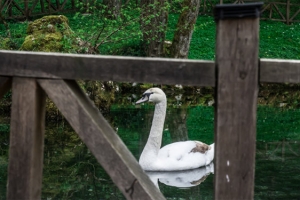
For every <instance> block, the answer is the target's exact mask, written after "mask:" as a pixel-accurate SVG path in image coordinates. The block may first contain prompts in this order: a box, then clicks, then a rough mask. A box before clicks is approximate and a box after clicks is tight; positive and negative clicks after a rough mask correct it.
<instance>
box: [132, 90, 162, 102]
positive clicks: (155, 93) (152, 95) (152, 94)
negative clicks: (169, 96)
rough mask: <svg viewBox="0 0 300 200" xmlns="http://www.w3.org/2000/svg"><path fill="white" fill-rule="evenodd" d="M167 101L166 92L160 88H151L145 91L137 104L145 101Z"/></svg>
mask: <svg viewBox="0 0 300 200" xmlns="http://www.w3.org/2000/svg"><path fill="white" fill-rule="evenodd" d="M162 101H166V94H165V93H164V92H163V91H162V90H161V89H160V88H150V89H148V90H147V91H146V92H144V94H143V96H142V98H141V99H140V100H138V101H137V102H136V104H140V103H144V102H153V103H160V102H162Z"/></svg>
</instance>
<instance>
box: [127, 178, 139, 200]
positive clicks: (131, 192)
mask: <svg viewBox="0 0 300 200" xmlns="http://www.w3.org/2000/svg"><path fill="white" fill-rule="evenodd" d="M136 182H137V179H134V181H133V182H132V183H131V185H130V187H129V188H127V189H125V192H126V193H129V196H130V198H131V199H132V195H133V192H134V184H135V183H136Z"/></svg>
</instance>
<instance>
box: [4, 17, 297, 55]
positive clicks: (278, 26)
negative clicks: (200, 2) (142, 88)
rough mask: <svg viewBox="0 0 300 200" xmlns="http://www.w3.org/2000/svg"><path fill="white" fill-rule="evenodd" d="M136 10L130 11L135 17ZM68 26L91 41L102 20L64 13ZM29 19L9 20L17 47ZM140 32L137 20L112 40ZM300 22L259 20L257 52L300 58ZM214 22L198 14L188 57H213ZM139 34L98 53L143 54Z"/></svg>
mask: <svg viewBox="0 0 300 200" xmlns="http://www.w3.org/2000/svg"><path fill="white" fill-rule="evenodd" d="M136 16H137V13H134V14H133V17H136ZM67 17H68V18H69V21H70V27H71V28H72V30H73V31H74V32H75V34H76V35H78V36H79V37H81V38H82V39H84V40H87V41H89V40H91V35H93V34H96V33H97V31H99V29H100V28H101V27H102V25H103V24H102V23H101V22H100V20H99V19H97V18H96V16H93V15H90V16H84V17H82V16H78V15H74V14H72V15H70V14H69V15H67ZM177 19H178V14H170V15H169V24H168V31H167V33H166V39H167V40H171V39H172V38H173V35H174V31H175V29H176V24H177ZM27 25H28V22H23V23H20V22H10V23H9V26H10V30H11V36H12V41H13V42H14V44H15V46H16V49H18V48H19V47H20V46H21V44H22V42H23V41H24V38H25V36H26V28H27ZM118 26H119V24H118V23H116V24H114V25H113V26H112V27H109V28H108V29H107V30H106V31H107V32H105V33H104V36H105V34H108V33H109V31H112V30H114V29H115V28H116V27H118ZM135 32H136V33H137V32H139V24H138V21H136V22H135V23H133V24H131V25H130V26H128V27H126V28H124V29H122V30H121V31H119V32H118V34H115V35H114V38H115V39H118V38H122V37H125V36H126V35H128V34H130V33H135ZM299 32H300V23H293V24H292V25H286V24H284V23H282V22H273V21H261V22H260V46H259V47H260V53H259V56H260V57H261V58H281V59H300V48H298V47H299V45H300V34H299ZM215 33H216V25H215V22H214V19H213V17H210V16H199V17H198V20H197V23H196V25H195V29H194V33H193V38H192V41H191V46H190V52H189V59H204V60H214V58H215V39H216V38H215V37H216V34H215ZM5 35H6V33H5V28H4V26H3V25H0V36H2V37H5ZM141 49H142V48H141V37H140V35H139V36H136V37H132V38H129V39H126V40H122V41H119V42H116V43H107V44H105V45H102V46H101V47H100V52H101V54H110V55H132V56H143V55H144V54H143V53H142V52H141Z"/></svg>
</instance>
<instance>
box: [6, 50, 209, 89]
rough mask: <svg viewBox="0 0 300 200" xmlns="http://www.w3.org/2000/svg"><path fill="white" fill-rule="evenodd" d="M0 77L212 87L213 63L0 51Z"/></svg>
mask: <svg viewBox="0 0 300 200" xmlns="http://www.w3.org/2000/svg"><path fill="white" fill-rule="evenodd" d="M0 60H1V67H0V75H2V76H21V77H37V78H38V77H40V78H54V79H55V78H56V79H73V80H74V79H88V80H102V81H108V80H111V81H121V82H140V83H145V82H148V83H159V84H184V85H195V86H196V85H201V86H214V84H215V67H214V62H213V61H203V60H198V61H196V60H181V59H180V60H179V59H163V58H137V57H120V56H95V55H78V54H59V53H37V52H18V51H0Z"/></svg>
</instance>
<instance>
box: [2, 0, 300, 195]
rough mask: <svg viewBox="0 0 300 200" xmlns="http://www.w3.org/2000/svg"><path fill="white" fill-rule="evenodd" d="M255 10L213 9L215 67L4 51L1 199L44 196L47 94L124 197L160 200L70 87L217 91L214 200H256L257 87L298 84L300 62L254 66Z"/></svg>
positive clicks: (123, 148)
mask: <svg viewBox="0 0 300 200" xmlns="http://www.w3.org/2000/svg"><path fill="white" fill-rule="evenodd" d="M237 6H238V5H237ZM258 7H259V5H256V6H254V7H253V6H252V7H251V9H250V10H251V11H252V13H253V14H254V15H253V16H249V15H247V17H246V18H243V15H241V13H243V12H244V9H246V10H247V9H248V10H247V11H249V7H248V6H240V7H238V12H240V13H237V16H236V18H234V17H232V16H230V17H229V18H228V17H226V16H227V15H226V13H227V12H228V11H229V13H230V9H231V8H232V7H231V6H230V7H220V8H216V9H217V11H218V9H222V16H219V17H217V19H216V21H217V46H216V61H215V62H212V61H203V60H175V59H162V58H135V57H114V56H95V55H74V54H59V53H37V52H18V51H0V60H1V63H0V97H2V96H3V95H4V94H5V92H7V91H8V90H9V89H10V88H12V111H11V129H10V146H9V148H10V149H9V166H8V185H7V199H40V198H41V183H42V168H43V167H42V166H43V146H44V129H45V95H48V96H49V98H50V99H52V100H53V102H54V103H55V104H56V106H57V107H58V109H59V110H60V111H61V113H62V114H63V115H64V117H65V118H66V119H67V120H68V121H69V123H70V125H71V126H72V127H73V128H74V130H75V131H76V132H77V133H78V135H79V137H80V138H81V139H82V141H83V142H84V143H85V144H86V145H87V147H88V148H89V149H90V151H91V152H92V153H93V154H94V156H95V157H96V159H97V160H98V162H99V163H100V164H101V165H102V166H103V168H104V169H105V170H106V172H107V173H108V174H109V176H110V177H111V179H112V180H113V182H114V183H115V184H116V185H117V186H118V188H119V189H120V191H121V192H122V193H123V194H124V196H125V197H126V198H127V199H145V200H146V199H153V200H160V199H164V197H163V195H162V194H161V193H160V191H159V190H158V189H157V188H156V187H155V186H154V184H153V183H152V182H151V181H150V180H149V178H148V176H147V175H146V174H145V173H144V172H143V170H142V168H141V167H140V166H139V164H138V162H137V161H136V159H135V158H134V157H133V156H132V154H131V153H130V152H129V150H128V149H127V147H126V146H125V145H124V143H123V142H122V140H121V139H120V138H119V137H118V135H117V134H116V133H115V131H114V130H113V129H112V128H111V127H110V125H109V124H108V123H107V122H106V120H105V119H104V117H103V116H102V115H101V113H100V112H99V110H98V109H97V108H96V107H95V106H94V105H93V103H92V102H91V101H90V100H89V99H88V97H87V96H86V94H85V93H84V92H83V91H82V90H81V88H80V87H79V86H78V84H77V83H76V81H75V80H76V79H88V80H102V81H106V80H111V81H120V82H151V83H159V84H182V85H196V86H212V87H215V91H216V112H215V145H216V149H215V152H216V153H215V161H214V162H215V182H214V184H215V199H253V192H254V171H255V170H254V169H255V144H256V105H257V92H258V83H259V82H267V83H270V82H271V83H273V82H276V83H300V61H297V60H273V59H259V58H258V46H259V41H258V35H259V18H258V17H257V13H258V12H257V9H258ZM234 8H236V7H234ZM228 9H229V10H228ZM217 13H218V12H217Z"/></svg>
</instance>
